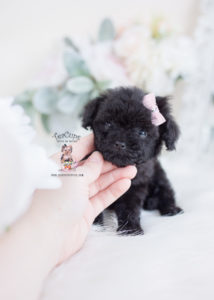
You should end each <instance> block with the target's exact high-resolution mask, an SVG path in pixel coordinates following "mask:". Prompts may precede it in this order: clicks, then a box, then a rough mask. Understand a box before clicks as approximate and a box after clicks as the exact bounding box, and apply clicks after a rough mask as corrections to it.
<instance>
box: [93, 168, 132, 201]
mask: <svg viewBox="0 0 214 300" xmlns="http://www.w3.org/2000/svg"><path fill="white" fill-rule="evenodd" d="M136 173H137V169H136V167H134V166H127V167H125V168H117V169H114V170H112V171H110V172H108V173H105V174H102V175H101V176H100V177H99V178H98V179H97V180H96V181H94V182H93V183H92V184H91V185H90V187H89V197H90V198H91V197H93V196H94V195H96V194H97V193H98V192H100V191H102V190H104V189H106V188H107V187H108V186H109V185H111V184H112V183H114V182H115V181H118V180H119V179H121V178H128V179H132V178H134V177H135V175H136Z"/></svg>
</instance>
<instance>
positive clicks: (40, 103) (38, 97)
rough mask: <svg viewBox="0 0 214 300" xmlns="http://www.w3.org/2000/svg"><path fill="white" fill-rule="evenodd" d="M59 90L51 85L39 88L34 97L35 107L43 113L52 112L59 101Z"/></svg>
mask: <svg viewBox="0 0 214 300" xmlns="http://www.w3.org/2000/svg"><path fill="white" fill-rule="evenodd" d="M57 97H58V95H57V91H56V89H54V88H51V87H44V88H41V89H39V90H38V91H37V92H36V94H35V95H34V97H33V105H34V107H35V108H36V109H37V110H38V111H39V112H40V113H43V114H51V113H53V112H54V111H55V108H56V103H57Z"/></svg>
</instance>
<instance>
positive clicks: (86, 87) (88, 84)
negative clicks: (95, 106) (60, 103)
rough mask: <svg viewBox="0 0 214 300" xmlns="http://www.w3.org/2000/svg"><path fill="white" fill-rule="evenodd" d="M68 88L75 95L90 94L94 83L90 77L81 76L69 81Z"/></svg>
mask: <svg viewBox="0 0 214 300" xmlns="http://www.w3.org/2000/svg"><path fill="white" fill-rule="evenodd" d="M66 88H67V89H68V90H69V91H70V92H72V93H75V94H82V93H89V92H90V91H92V90H93V88H94V83H93V81H92V80H91V79H89V78H88V77H84V76H79V77H75V78H71V79H69V80H68V81H67V84H66Z"/></svg>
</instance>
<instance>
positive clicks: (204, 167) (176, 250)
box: [42, 154, 214, 300]
mask: <svg viewBox="0 0 214 300" xmlns="http://www.w3.org/2000/svg"><path fill="white" fill-rule="evenodd" d="M172 157H174V159H172ZM164 160H165V163H164V165H166V169H167V170H168V171H167V172H168V174H169V176H170V178H171V179H172V181H173V184H174V186H175V189H176V191H177V198H178V203H179V205H180V206H181V207H183V209H184V210H185V213H184V214H183V215H178V216H174V217H161V216H159V215H158V213H156V212H143V214H142V225H143V228H144V230H145V235H144V236H139V237H118V236H115V235H114V234H113V233H111V232H105V233H103V232H95V231H92V232H91V234H90V236H89V237H88V240H87V242H86V244H85V246H84V248H83V249H82V250H81V251H80V252H79V253H77V254H76V255H75V256H74V257H73V258H71V259H70V260H69V261H67V262H66V263H65V264H64V265H62V266H61V267H59V268H58V269H56V270H55V271H54V272H53V273H52V274H51V275H50V277H49V280H48V282H47V284H46V286H45V291H44V293H43V296H42V300H58V299H62V300H70V299H75V300H85V299H93V300H98V299H99V300H100V299H102V300H109V299H111V300H130V299H134V300H142V299H146V300H153V299H154V300H156V299H158V300H172V299H173V300H181V299H182V300H201V299H206V300H211V299H214V286H213V278H214V257H213V256H214V254H213V253H214V217H213V212H214V201H213V200H214V199H213V198H214V186H213V178H214V172H213V168H212V167H211V166H212V163H213V160H212V161H211V160H207V161H202V160H201V161H200V160H198V161H197V162H194V163H191V164H190V163H188V162H187V161H183V162H182V161H179V160H178V159H177V156H176V154H175V155H172V154H170V155H169V156H167V157H166V158H165V159H164Z"/></svg>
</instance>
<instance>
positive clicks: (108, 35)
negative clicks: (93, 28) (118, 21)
mask: <svg viewBox="0 0 214 300" xmlns="http://www.w3.org/2000/svg"><path fill="white" fill-rule="evenodd" d="M115 35H116V34H115V28H114V24H113V23H112V21H111V19H108V18H106V19H104V20H103V21H102V23H101V24H100V28H99V32H98V40H99V41H101V42H102V41H111V40H113V39H114V38H115Z"/></svg>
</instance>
